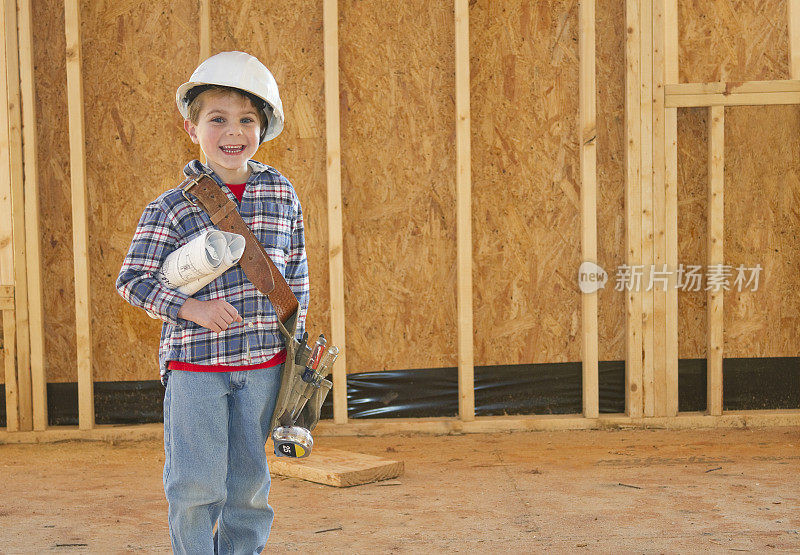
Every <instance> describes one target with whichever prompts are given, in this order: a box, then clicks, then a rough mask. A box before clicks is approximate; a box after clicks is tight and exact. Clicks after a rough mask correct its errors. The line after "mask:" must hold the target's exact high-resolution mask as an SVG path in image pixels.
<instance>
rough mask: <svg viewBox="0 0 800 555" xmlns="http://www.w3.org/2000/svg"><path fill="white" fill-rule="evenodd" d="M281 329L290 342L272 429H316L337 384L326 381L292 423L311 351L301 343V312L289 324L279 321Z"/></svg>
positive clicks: (293, 316)
mask: <svg viewBox="0 0 800 555" xmlns="http://www.w3.org/2000/svg"><path fill="white" fill-rule="evenodd" d="M278 327H279V328H280V330H281V334H283V337H284V339H285V340H286V362H284V363H283V366H282V367H281V387H280V389H279V390H278V399H277V400H276V402H275V411H274V412H273V413H272V425H271V426H270V428H271V429H273V430H274V429H275V428H276V427H277V426H300V427H302V428H305V429H307V430H309V431H310V430H313V429H314V428H315V427H316V426H317V423H318V422H319V417H320V412H321V411H322V404H323V403H324V402H325V398H326V397H327V396H328V392H330V390H331V387H332V386H333V384H332V383H331V382H330V380H322V382H321V383H320V386H319V387H318V388H315V389H314V393H313V395H312V396H311V398H310V399H309V400H308V402H307V403H306V404H305V406H304V407H303V409H302V410H301V411H300V414H299V415H298V416H297V417H296V418H295V419H294V421H292V419H291V414H290V412H291V410H292V407H294V406H295V404H296V403H297V402H298V399H299V397H300V396H299V394H298V391H303V390H304V389H305V386H306V385H307V384H306V382H304V381H303V378H302V374H303V371H304V370H305V367H306V362H307V361H308V355H309V354H310V349H309V348H308V347H307V346H306V345H305V344H301V343H300V342H299V341H297V339H296V337H297V312H295V313H294V315H292V316H291V318H289V319H288V320H287V321H286V323H285V324H282V323H281V322H280V320H278Z"/></svg>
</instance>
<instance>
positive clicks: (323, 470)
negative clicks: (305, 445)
mask: <svg viewBox="0 0 800 555" xmlns="http://www.w3.org/2000/svg"><path fill="white" fill-rule="evenodd" d="M270 446H271V444H268V445H267V448H269V447H270ZM267 458H268V460H269V470H270V473H271V474H273V475H277V476H285V477H287V478H299V479H301V480H307V481H309V482H315V483H317V484H325V485H326V486H334V487H337V488H346V487H350V486H359V485H361V484H369V483H371V482H379V481H381V480H389V479H391V478H397V477H398V476H400V475H401V474H403V462H402V461H393V460H387V459H383V458H381V457H376V456H374V455H365V454H362V453H351V452H349V451H341V450H339V449H329V448H325V447H315V448H314V449H313V450H312V452H311V455H309V456H308V458H305V459H289V458H284V457H276V456H275V455H274V454H272V453H269V452H268V457H267Z"/></svg>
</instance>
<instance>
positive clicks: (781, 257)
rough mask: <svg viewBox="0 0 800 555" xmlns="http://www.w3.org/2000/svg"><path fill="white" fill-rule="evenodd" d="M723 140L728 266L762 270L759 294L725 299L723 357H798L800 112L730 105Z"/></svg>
mask: <svg viewBox="0 0 800 555" xmlns="http://www.w3.org/2000/svg"><path fill="white" fill-rule="evenodd" d="M756 122H758V124H756ZM725 136H726V142H725V262H726V263H727V264H730V265H732V266H733V267H734V268H736V267H738V266H740V265H744V266H745V267H746V268H748V267H753V266H755V265H756V264H760V265H761V266H762V267H763V270H762V271H761V279H760V281H759V284H758V290H757V291H751V288H750V287H745V288H743V291H741V292H739V291H738V290H737V289H738V288H736V287H734V288H732V289H731V291H729V292H728V293H727V294H726V295H725V351H724V353H725V356H726V357H768V356H773V357H778V356H782V357H785V356H797V353H798V351H800V310H798V309H800V301H799V300H798V295H797V292H798V291H800V272H798V268H800V243H798V237H799V236H800V141H799V140H798V137H800V107H798V106H758V107H756V106H746V107H734V108H728V109H727V110H726V111H725ZM728 138H729V139H728ZM748 275H749V273H748Z"/></svg>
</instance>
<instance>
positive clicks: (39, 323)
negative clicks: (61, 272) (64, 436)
mask: <svg viewBox="0 0 800 555" xmlns="http://www.w3.org/2000/svg"><path fill="white" fill-rule="evenodd" d="M18 25H19V39H18V40H19V75H20V89H21V91H22V150H23V153H22V154H23V167H24V178H23V187H24V190H25V244H26V249H27V253H26V260H27V265H28V272H27V274H28V329H29V330H30V331H29V333H30V352H31V354H30V367H31V402H32V409H33V429H34V430H44V429H45V428H46V427H47V379H46V376H45V367H44V308H43V304H42V281H41V267H42V264H41V254H40V250H39V236H40V226H39V183H38V175H39V173H38V168H37V159H36V155H37V154H36V153H37V150H36V140H37V139H36V94H35V89H34V77H33V75H34V71H33V67H34V66H33V35H32V26H31V0H19V12H18Z"/></svg>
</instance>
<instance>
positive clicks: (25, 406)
mask: <svg viewBox="0 0 800 555" xmlns="http://www.w3.org/2000/svg"><path fill="white" fill-rule="evenodd" d="M3 2H4V4H5V13H6V17H5V28H4V31H5V33H4V37H5V42H6V44H5V50H6V86H7V98H6V100H7V105H6V108H7V110H8V124H9V157H10V160H11V220H12V236H13V249H14V297H15V301H16V302H15V304H16V307H15V310H16V313H15V317H16V339H17V387H18V390H17V393H18V401H19V407H18V408H19V428H20V430H30V429H31V428H32V427H33V416H32V415H33V411H32V409H31V364H30V332H29V330H28V277H27V273H28V266H27V262H26V252H25V250H26V249H25V202H24V188H23V183H22V175H23V174H22V110H21V105H22V99H21V92H20V83H19V78H20V76H19V43H18V41H17V3H16V0H3Z"/></svg>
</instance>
